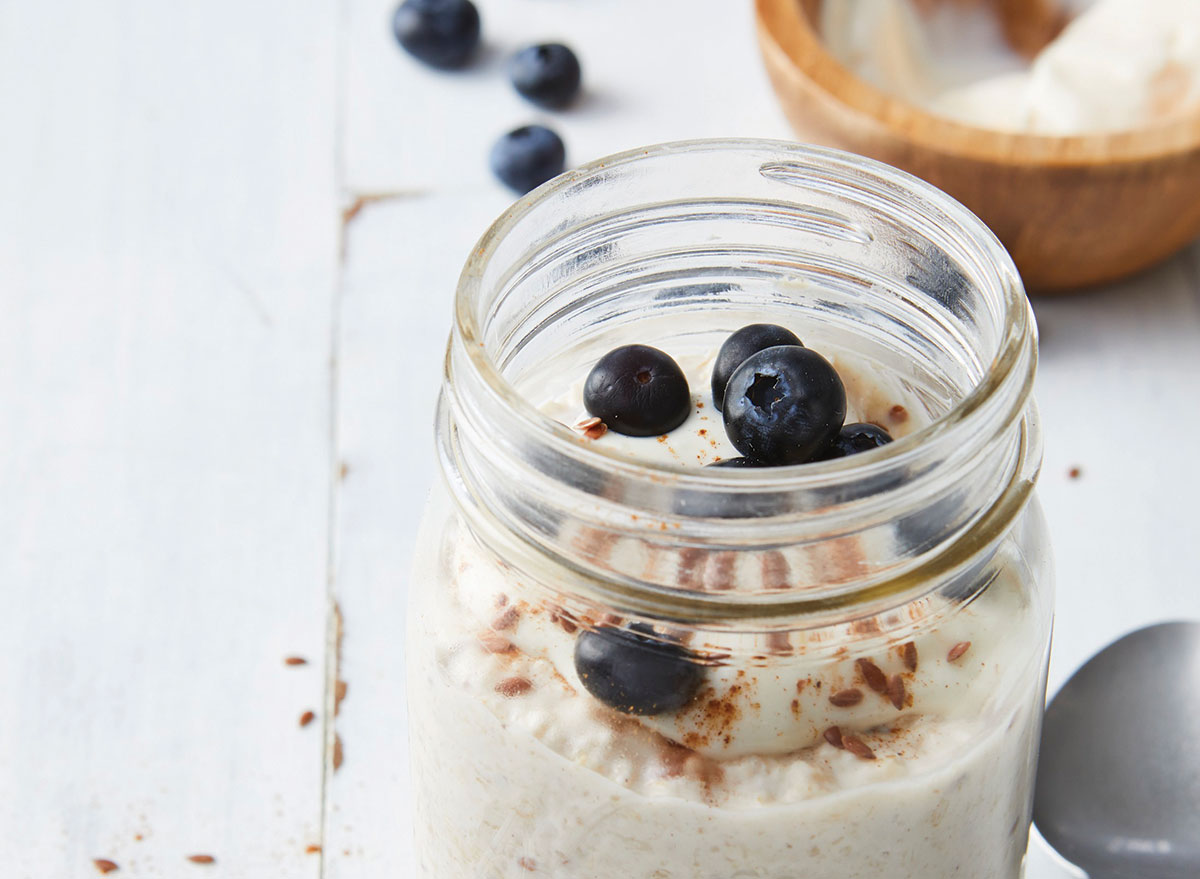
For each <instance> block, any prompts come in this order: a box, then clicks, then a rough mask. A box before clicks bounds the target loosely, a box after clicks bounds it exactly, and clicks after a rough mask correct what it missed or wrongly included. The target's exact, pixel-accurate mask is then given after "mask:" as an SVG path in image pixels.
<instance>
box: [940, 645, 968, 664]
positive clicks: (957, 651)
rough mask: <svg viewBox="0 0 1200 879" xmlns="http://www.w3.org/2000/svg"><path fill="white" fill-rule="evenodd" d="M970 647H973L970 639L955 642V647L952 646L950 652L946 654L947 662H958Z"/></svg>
mask: <svg viewBox="0 0 1200 879" xmlns="http://www.w3.org/2000/svg"><path fill="white" fill-rule="evenodd" d="M970 649H971V642H970V641H959V642H958V643H957V644H955V645H954V646H953V647H951V648H950V652H949V653H947V654H946V661H947V662H957V661H958V660H960V659H962V657H963V654H964V653H966V652H967V651H968V650H970Z"/></svg>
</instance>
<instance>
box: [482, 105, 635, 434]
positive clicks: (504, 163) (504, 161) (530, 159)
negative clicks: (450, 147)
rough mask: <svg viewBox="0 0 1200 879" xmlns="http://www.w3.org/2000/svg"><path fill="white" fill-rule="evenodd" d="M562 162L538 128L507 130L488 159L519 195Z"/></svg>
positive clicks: (558, 147)
mask: <svg viewBox="0 0 1200 879" xmlns="http://www.w3.org/2000/svg"><path fill="white" fill-rule="evenodd" d="M566 161H567V149H566V147H565V146H563V142H562V138H560V137H559V136H558V135H557V134H555V133H554V132H553V131H551V130H550V129H549V128H546V127H544V126H542V125H525V126H523V127H521V128H518V129H516V130H515V131H510V132H509V133H508V134H506V135H504V136H503V137H502V138H500V139H499V140H498V141H496V143H495V145H494V146H493V147H492V154H491V157H490V164H491V166H492V173H493V174H495V175H496V176H497V177H499V178H500V180H501V181H502V182H503V183H504V184H505V185H506V186H508V187H510V188H511V189H515V190H516V191H517V192H519V193H521V194H522V195H524V194H525V193H526V192H529V190H531V189H536V188H537V187H539V186H541V185H542V184H543V183H545V182H546V181H547V180H549V179H550V178H551V177H556V176H558V175H559V174H561V173H562V170H563V167H564V166H565V165H566ZM610 426H611V425H610Z"/></svg>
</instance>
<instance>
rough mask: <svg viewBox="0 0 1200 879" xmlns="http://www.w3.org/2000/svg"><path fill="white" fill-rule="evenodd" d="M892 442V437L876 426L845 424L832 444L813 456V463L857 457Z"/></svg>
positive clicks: (860, 423) (858, 423) (862, 423)
mask: <svg viewBox="0 0 1200 879" xmlns="http://www.w3.org/2000/svg"><path fill="white" fill-rule="evenodd" d="M890 442H892V435H891V434H890V433H888V432H887V431H886V430H884V429H883V428H882V427H880V426H879V425H877V424H867V423H865V422H857V423H855V424H847V425H846V426H845V427H843V428H842V429H841V430H839V431H838V435H837V436H835V437H834V438H833V442H832V443H830V445H829V446H828V447H827V448H825V449H822V450H819V451H818V452H817V453H816V454H815V455H813V460H814V461H829V460H832V459H833V458H845V457H846V456H847V455H857V454H858V453H859V452H869V451H871V449H878V448H880V447H881V446H886V445H887V444H888V443H890Z"/></svg>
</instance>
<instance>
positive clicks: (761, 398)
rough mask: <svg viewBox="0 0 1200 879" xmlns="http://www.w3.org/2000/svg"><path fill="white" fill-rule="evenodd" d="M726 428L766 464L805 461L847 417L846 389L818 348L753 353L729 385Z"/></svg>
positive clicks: (750, 454) (830, 439) (741, 448)
mask: <svg viewBox="0 0 1200 879" xmlns="http://www.w3.org/2000/svg"><path fill="white" fill-rule="evenodd" d="M724 416H725V433H726V434H728V435H729V439H730V441H731V442H732V443H733V445H734V446H735V447H736V448H737V450H738V451H739V452H741V453H742V454H743V455H746V456H747V457H749V458H754V459H755V460H756V461H760V462H761V463H763V464H768V465H772V464H802V463H804V462H805V461H807V460H809V458H811V457H812V456H813V454H814V453H815V452H817V451H819V450H821V449H824V448H825V447H826V446H828V445H829V444H831V443H832V442H833V440H834V438H835V437H836V436H837V434H838V431H839V430H841V429H842V422H843V421H845V419H846V389H845V388H844V387H843V386H842V380H841V379H840V378H839V377H838V374H837V371H836V370H834V368H833V366H832V365H831V364H830V363H829V361H828V360H826V359H825V358H824V357H822V356H821V355H820V354H818V353H817V352H815V351H811V350H809V349H808V348H801V347H799V346H798V345H780V346H777V347H774V348H767V349H765V350H763V351H759V352H758V353H757V354H752V355H750V357H748V358H747V359H746V361H745V362H744V363H742V365H741V366H739V367H738V368H737V370H736V371H735V372H734V373H733V375H732V376H731V377H730V379H729V386H728V387H727V388H726V389H725V407H724Z"/></svg>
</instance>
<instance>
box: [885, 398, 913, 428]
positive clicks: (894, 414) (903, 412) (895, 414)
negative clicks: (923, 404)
mask: <svg viewBox="0 0 1200 879" xmlns="http://www.w3.org/2000/svg"><path fill="white" fill-rule="evenodd" d="M888 421H890V422H892V423H893V424H903V423H904V422H906V421H908V410H907V409H905V408H904V407H903V406H901V405H900V404H899V403H897V404H896V405H895V406H893V407H892V408H891V409H889V410H888Z"/></svg>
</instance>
